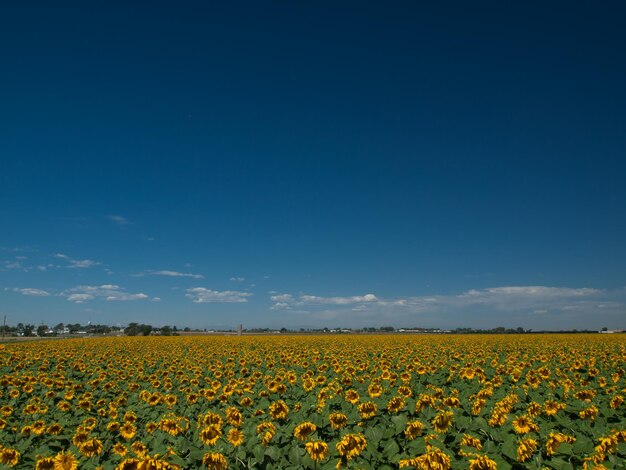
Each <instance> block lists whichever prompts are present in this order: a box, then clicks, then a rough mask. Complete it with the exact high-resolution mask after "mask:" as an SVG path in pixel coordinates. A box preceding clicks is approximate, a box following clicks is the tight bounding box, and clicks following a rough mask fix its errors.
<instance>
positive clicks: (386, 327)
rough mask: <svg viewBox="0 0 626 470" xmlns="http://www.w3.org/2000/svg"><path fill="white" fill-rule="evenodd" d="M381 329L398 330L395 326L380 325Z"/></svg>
mask: <svg viewBox="0 0 626 470" xmlns="http://www.w3.org/2000/svg"><path fill="white" fill-rule="evenodd" d="M380 331H387V332H388V331H396V329H395V328H394V327H393V326H381V327H380Z"/></svg>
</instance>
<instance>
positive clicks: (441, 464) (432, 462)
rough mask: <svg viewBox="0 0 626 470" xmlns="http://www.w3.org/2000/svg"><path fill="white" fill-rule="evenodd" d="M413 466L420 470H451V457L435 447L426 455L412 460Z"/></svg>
mask: <svg viewBox="0 0 626 470" xmlns="http://www.w3.org/2000/svg"><path fill="white" fill-rule="evenodd" d="M411 465H412V466H414V467H416V468H419V469H429V470H430V469H437V470H449V469H450V457H448V455H447V454H445V453H444V452H443V451H442V450H440V449H438V448H436V447H433V448H431V449H430V450H429V451H428V452H426V453H425V454H424V455H420V456H419V457H417V458H415V459H411Z"/></svg>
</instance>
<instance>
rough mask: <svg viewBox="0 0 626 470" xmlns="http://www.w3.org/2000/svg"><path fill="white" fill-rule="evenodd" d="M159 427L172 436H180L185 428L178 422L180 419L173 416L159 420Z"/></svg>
mask: <svg viewBox="0 0 626 470" xmlns="http://www.w3.org/2000/svg"><path fill="white" fill-rule="evenodd" d="M211 426H218V427H219V425H217V424H215V425H211ZM159 429H160V430H161V431H165V432H166V433H168V434H170V435H172V436H178V435H179V434H180V433H182V432H183V428H181V427H180V424H178V421H177V420H176V419H173V418H164V419H162V420H161V421H160V422H159Z"/></svg>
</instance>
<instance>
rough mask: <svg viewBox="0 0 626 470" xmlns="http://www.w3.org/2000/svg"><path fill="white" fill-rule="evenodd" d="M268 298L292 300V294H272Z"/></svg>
mask: <svg viewBox="0 0 626 470" xmlns="http://www.w3.org/2000/svg"><path fill="white" fill-rule="evenodd" d="M270 300H272V302H292V301H293V296H292V295H291V294H278V295H272V296H271V297H270Z"/></svg>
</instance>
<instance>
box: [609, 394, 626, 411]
mask: <svg viewBox="0 0 626 470" xmlns="http://www.w3.org/2000/svg"><path fill="white" fill-rule="evenodd" d="M622 403H624V397H623V396H621V395H616V396H614V397H613V398H611V401H610V403H609V405H610V407H611V408H612V409H614V410H616V409H618V408H619V407H620V406H621V405H622Z"/></svg>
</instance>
